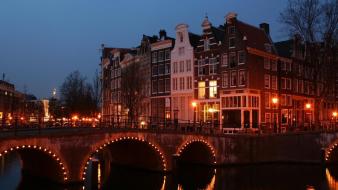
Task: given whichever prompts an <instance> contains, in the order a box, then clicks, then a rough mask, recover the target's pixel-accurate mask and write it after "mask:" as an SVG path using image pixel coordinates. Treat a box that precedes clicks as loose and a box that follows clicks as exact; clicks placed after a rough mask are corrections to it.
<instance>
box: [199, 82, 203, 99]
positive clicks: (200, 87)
mask: <svg viewBox="0 0 338 190" xmlns="http://www.w3.org/2000/svg"><path fill="white" fill-rule="evenodd" d="M198 98H200V99H204V98H205V82H204V81H200V82H198Z"/></svg>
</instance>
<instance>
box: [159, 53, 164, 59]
mask: <svg viewBox="0 0 338 190" xmlns="http://www.w3.org/2000/svg"><path fill="white" fill-rule="evenodd" d="M163 60H164V52H163V51H159V52H158V61H163Z"/></svg>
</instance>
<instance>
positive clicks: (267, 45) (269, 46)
mask: <svg viewBox="0 0 338 190" xmlns="http://www.w3.org/2000/svg"><path fill="white" fill-rule="evenodd" d="M264 47H265V51H267V52H269V53H271V44H264Z"/></svg>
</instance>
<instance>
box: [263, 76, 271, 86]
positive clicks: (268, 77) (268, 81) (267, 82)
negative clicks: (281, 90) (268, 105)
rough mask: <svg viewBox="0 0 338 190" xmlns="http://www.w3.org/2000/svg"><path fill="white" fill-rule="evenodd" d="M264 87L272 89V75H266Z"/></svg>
mask: <svg viewBox="0 0 338 190" xmlns="http://www.w3.org/2000/svg"><path fill="white" fill-rule="evenodd" d="M264 87H265V88H267V89H269V88H270V75H264Z"/></svg>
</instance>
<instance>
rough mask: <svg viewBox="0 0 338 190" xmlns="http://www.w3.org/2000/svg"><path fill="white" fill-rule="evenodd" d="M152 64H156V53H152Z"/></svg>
mask: <svg viewBox="0 0 338 190" xmlns="http://www.w3.org/2000/svg"><path fill="white" fill-rule="evenodd" d="M152 63H157V52H153V55H152Z"/></svg>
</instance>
